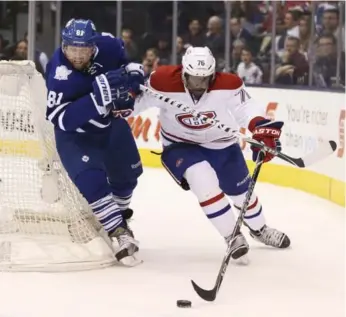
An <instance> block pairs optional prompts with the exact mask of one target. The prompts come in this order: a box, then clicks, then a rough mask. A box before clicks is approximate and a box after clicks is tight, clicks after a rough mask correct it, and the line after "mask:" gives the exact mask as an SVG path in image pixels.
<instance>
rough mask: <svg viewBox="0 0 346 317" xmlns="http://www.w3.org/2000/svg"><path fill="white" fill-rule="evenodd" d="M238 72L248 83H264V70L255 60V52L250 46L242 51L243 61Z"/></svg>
mask: <svg viewBox="0 0 346 317" xmlns="http://www.w3.org/2000/svg"><path fill="white" fill-rule="evenodd" d="M237 74H238V76H239V77H240V78H241V79H242V80H243V81H244V83H246V84H261V83H262V77H263V73H262V70H261V69H260V67H259V66H258V65H256V64H255V63H254V62H253V54H252V52H251V50H250V48H249V47H244V48H243V49H242V51H241V62H240V64H239V65H238V68H237Z"/></svg>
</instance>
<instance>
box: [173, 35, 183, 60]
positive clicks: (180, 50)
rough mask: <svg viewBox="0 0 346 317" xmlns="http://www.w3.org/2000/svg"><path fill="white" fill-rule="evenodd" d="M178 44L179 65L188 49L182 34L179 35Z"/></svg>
mask: <svg viewBox="0 0 346 317" xmlns="http://www.w3.org/2000/svg"><path fill="white" fill-rule="evenodd" d="M176 45H177V65H178V64H181V60H182V58H183V55H184V54H185V51H186V49H185V45H184V41H183V39H182V38H181V37H180V36H178V37H177V42H176ZM170 60H172V56H170Z"/></svg>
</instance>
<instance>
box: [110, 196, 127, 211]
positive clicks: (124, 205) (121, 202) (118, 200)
mask: <svg viewBox="0 0 346 317" xmlns="http://www.w3.org/2000/svg"><path fill="white" fill-rule="evenodd" d="M113 198H114V201H115V202H116V203H117V204H118V206H119V208H120V209H121V210H126V209H127V208H129V206H130V203H131V198H132V194H131V195H129V196H126V197H120V196H117V195H114V194H113Z"/></svg>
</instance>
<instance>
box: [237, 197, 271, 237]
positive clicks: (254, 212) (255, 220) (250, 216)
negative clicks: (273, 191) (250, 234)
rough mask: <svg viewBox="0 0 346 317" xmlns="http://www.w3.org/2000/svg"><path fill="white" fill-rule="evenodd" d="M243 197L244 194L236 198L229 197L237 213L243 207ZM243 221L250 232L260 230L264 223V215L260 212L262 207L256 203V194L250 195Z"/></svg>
mask: <svg viewBox="0 0 346 317" xmlns="http://www.w3.org/2000/svg"><path fill="white" fill-rule="evenodd" d="M245 196H246V193H244V194H241V195H238V196H231V199H232V200H233V202H234V207H235V208H236V209H237V210H239V211H240V210H241V208H242V206H243V202H244V199H245ZM244 221H245V223H246V224H247V225H248V226H249V227H250V228H251V229H252V230H255V231H257V230H259V229H261V228H262V227H263V226H264V225H265V223H266V221H265V218H264V214H263V212H262V205H261V203H260V202H259V201H258V197H257V196H256V194H252V196H251V199H250V203H249V207H248V208H247V211H246V213H245V216H244Z"/></svg>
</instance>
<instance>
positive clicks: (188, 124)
mask: <svg viewBox="0 0 346 317" xmlns="http://www.w3.org/2000/svg"><path fill="white" fill-rule="evenodd" d="M201 114H203V115H204V116H206V117H208V118H210V119H215V118H216V113H215V112H214V111H206V112H201ZM175 117H176V119H177V120H178V122H179V123H180V124H181V125H183V126H184V127H185V128H188V129H192V130H204V129H208V128H210V127H211V126H213V125H212V124H210V123H207V122H205V121H204V120H203V119H200V118H195V117H194V116H193V115H192V114H189V113H180V114H177V115H176V116H175Z"/></svg>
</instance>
